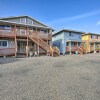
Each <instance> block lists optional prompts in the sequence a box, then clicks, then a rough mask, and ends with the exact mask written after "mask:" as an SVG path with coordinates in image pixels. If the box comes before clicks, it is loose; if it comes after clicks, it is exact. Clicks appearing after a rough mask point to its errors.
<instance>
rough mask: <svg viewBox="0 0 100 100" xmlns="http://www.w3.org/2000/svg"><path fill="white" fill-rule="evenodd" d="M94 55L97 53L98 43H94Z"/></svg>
mask: <svg viewBox="0 0 100 100" xmlns="http://www.w3.org/2000/svg"><path fill="white" fill-rule="evenodd" d="M94 53H96V43H94Z"/></svg>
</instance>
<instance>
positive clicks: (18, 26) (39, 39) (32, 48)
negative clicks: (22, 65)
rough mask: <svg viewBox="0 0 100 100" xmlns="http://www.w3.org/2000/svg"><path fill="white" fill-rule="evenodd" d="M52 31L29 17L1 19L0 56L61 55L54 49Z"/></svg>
mask: <svg viewBox="0 0 100 100" xmlns="http://www.w3.org/2000/svg"><path fill="white" fill-rule="evenodd" d="M52 31H53V29H51V28H50V27H48V26H46V25H44V24H43V23H41V22H39V21H37V20H35V19H33V18H31V17H29V16H15V17H7V18H0V56H9V55H13V56H15V57H16V56H27V57H28V56H29V55H34V54H35V53H36V54H38V55H39V54H49V55H52V56H53V54H57V55H59V49H58V48H57V47H52Z"/></svg>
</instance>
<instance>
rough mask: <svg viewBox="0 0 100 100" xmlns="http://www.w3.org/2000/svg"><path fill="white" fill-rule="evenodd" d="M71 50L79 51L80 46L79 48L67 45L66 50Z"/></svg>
mask: <svg viewBox="0 0 100 100" xmlns="http://www.w3.org/2000/svg"><path fill="white" fill-rule="evenodd" d="M70 50H71V51H77V50H78V48H77V46H72V47H71V48H70V46H67V47H66V51H67V52H69V51H70Z"/></svg>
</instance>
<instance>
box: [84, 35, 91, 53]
mask: <svg viewBox="0 0 100 100" xmlns="http://www.w3.org/2000/svg"><path fill="white" fill-rule="evenodd" d="M89 40H90V36H89V35H83V36H82V41H83V42H85V45H84V47H85V48H86V51H87V52H90V44H89Z"/></svg>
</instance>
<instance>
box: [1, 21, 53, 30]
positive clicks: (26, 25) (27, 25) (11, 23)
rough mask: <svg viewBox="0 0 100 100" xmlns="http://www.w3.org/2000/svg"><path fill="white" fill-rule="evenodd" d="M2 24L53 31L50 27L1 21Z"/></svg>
mask: <svg viewBox="0 0 100 100" xmlns="http://www.w3.org/2000/svg"><path fill="white" fill-rule="evenodd" d="M0 24H8V25H18V26H24V27H39V28H44V29H51V28H50V27H43V26H37V25H29V24H22V23H17V22H11V21H6V20H0Z"/></svg>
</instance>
